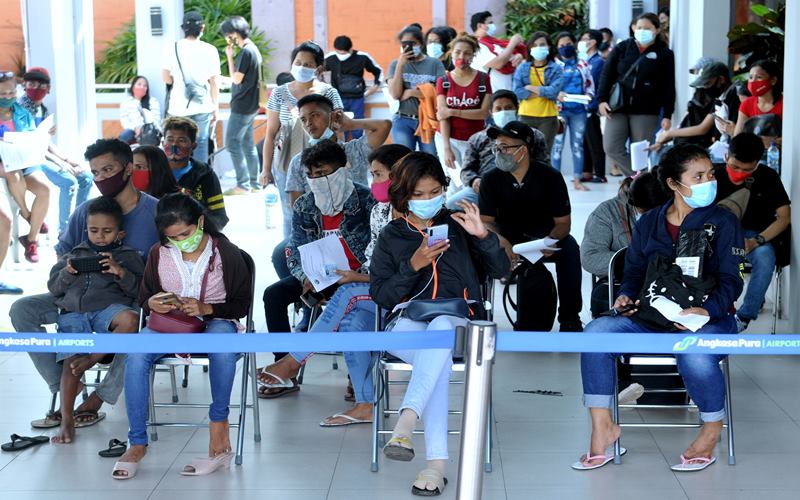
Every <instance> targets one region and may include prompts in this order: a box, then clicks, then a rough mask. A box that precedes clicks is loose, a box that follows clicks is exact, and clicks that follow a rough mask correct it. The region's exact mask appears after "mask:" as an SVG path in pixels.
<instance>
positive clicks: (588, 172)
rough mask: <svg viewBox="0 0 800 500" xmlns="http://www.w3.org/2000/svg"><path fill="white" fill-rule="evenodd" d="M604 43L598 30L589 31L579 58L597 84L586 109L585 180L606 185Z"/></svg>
mask: <svg viewBox="0 0 800 500" xmlns="http://www.w3.org/2000/svg"><path fill="white" fill-rule="evenodd" d="M602 43H603V34H602V33H601V32H600V31H598V30H588V31H586V32H585V33H584V34H583V35H581V40H580V41H579V42H578V58H579V59H581V60H582V61H586V64H588V65H589V70H590V71H591V73H592V81H593V82H594V84H595V94H594V95H593V96H592V100H591V101H590V102H589V105H588V106H587V107H586V111H587V112H588V113H587V117H586V128H585V129H584V133H583V157H584V158H585V160H584V164H583V174H584V175H583V178H584V180H586V181H590V182H597V183H601V184H602V183H605V182H607V180H606V152H605V151H604V150H603V131H602V129H601V128H600V114H599V113H598V112H597V107H598V105H599V104H600V101H598V97H597V92H596V90H597V85H599V84H600V77H601V75H602V74H603V66H605V62H606V61H605V59H604V58H603V56H602V54H601V52H600V45H601V44H602Z"/></svg>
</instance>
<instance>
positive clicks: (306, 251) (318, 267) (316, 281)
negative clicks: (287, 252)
mask: <svg viewBox="0 0 800 500" xmlns="http://www.w3.org/2000/svg"><path fill="white" fill-rule="evenodd" d="M297 250H298V251H299V252H300V264H301V265H302V266H303V272H304V273H305V275H306V277H307V278H308V280H309V281H310V282H311V284H312V285H313V286H314V290H315V291H317V292H319V291H322V290H324V289H325V288H328V287H329V286H331V285H333V284H334V283H336V282H337V281H339V279H341V276H339V275H338V274H337V273H336V271H347V270H349V269H350V263H349V262H348V260H347V256H346V255H345V253H344V247H342V243H341V241H340V240H339V237H338V236H335V235H329V236H326V237H324V238H320V239H318V240H316V241H312V242H311V243H306V244H305V245H301V246H300V247H298V249H297Z"/></svg>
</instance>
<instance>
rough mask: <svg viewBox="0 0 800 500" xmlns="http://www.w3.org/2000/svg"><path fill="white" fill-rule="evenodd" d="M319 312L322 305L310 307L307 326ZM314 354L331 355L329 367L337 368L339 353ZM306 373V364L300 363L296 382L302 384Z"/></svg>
mask: <svg viewBox="0 0 800 500" xmlns="http://www.w3.org/2000/svg"><path fill="white" fill-rule="evenodd" d="M320 314H322V305H321V304H317V305H315V306H314V307H312V308H311V315H310V316H309V317H308V328H309V330H311V325H313V324H314V323H315V322H316V321H317V319H318V318H319V316H320ZM314 354H316V355H322V356H331V369H333V370H338V369H339V353H338V352H316V353H314ZM305 374H306V364H305V363H303V364H302V365H300V372H299V373H298V374H297V383H298V384H302V383H303V378H304V377H305Z"/></svg>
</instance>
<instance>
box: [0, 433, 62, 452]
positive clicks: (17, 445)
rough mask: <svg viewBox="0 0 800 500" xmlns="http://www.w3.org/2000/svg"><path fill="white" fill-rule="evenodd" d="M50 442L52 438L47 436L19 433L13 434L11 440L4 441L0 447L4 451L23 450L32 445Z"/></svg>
mask: <svg viewBox="0 0 800 500" xmlns="http://www.w3.org/2000/svg"><path fill="white" fill-rule="evenodd" d="M49 442H50V438H49V437H47V436H34V437H28V436H20V435H19V434H12V435H11V442H10V443H4V444H3V445H2V446H0V449H2V450H3V451H22V450H25V449H28V448H30V447H31V446H37V445H40V444H45V443H49Z"/></svg>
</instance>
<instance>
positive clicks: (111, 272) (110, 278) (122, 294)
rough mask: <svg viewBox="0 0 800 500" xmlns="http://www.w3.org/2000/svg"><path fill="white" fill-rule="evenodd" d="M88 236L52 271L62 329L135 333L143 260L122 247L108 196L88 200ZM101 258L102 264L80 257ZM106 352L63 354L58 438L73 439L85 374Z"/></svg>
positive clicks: (118, 217)
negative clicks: (74, 412) (74, 411)
mask: <svg viewBox="0 0 800 500" xmlns="http://www.w3.org/2000/svg"><path fill="white" fill-rule="evenodd" d="M86 230H87V232H88V237H89V239H88V241H84V242H82V243H80V244H79V245H77V246H76V247H74V248H73V249H72V251H71V252H69V253H67V254H65V255H63V256H62V257H61V258H60V259H59V260H58V263H56V265H55V266H53V269H52V270H51V271H50V280H49V281H48V282H47V286H48V288H49V289H50V292H51V293H52V294H53V295H55V297H56V304H57V305H58V307H59V309H60V315H59V317H58V327H59V331H61V332H66V333H86V332H98V333H131V332H137V331H138V318H139V315H138V313H137V311H135V310H134V309H133V305H134V304H135V302H136V297H137V295H138V291H139V282H140V281H141V279H142V273H143V272H144V261H143V260H142V257H141V256H140V255H139V252H137V251H136V250H134V249H132V248H129V247H126V246H122V239H123V238H124V237H125V231H123V230H122V208H121V207H120V206H119V204H118V203H117V202H116V201H115V200H114V199H113V198H109V197H106V196H101V197H100V198H97V199H94V200H92V201H91V202H90V203H89V206H88V210H87V215H86ZM86 257H89V258H92V257H94V258H99V262H98V264H99V266H97V267H99V269H97V268H95V269H92V267H91V266H90V265H87V264H85V263H84V262H82V261H81V260H79V259H83V258H86ZM104 357H105V355H104V354H98V353H95V354H86V355H82V354H78V355H71V354H67V353H60V354H58V356H57V361H59V362H62V363H63V371H62V374H61V429H60V432H59V434H58V435H57V436H55V437H53V442H54V443H64V444H67V443H71V442H72V440H73V438H74V435H75V420H76V418H78V419H79V417H80V415H73V408H74V404H75V397H76V396H77V394H78V392H79V391H78V389H79V386H80V380H81V376H82V375H83V373H84V372H85V371H86V370H88V369H89V368H91V367H92V366H94V364H95V363H97V362H98V361H100V360H101V359H103V358H104Z"/></svg>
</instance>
